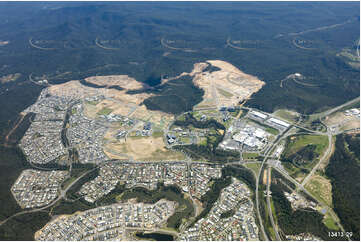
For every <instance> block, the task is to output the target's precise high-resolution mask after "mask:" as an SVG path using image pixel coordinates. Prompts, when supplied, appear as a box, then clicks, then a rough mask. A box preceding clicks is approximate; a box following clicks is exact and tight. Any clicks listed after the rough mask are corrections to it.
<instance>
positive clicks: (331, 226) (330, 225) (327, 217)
mask: <svg viewBox="0 0 361 242" xmlns="http://www.w3.org/2000/svg"><path fill="white" fill-rule="evenodd" d="M322 222H323V223H324V224H325V225H326V227H327V228H329V229H332V230H339V227H338V226H337V224H336V222H335V221H334V220H333V218H332V217H331V215H330V214H329V213H327V214H326V215H325V218H324V219H323V221H322Z"/></svg>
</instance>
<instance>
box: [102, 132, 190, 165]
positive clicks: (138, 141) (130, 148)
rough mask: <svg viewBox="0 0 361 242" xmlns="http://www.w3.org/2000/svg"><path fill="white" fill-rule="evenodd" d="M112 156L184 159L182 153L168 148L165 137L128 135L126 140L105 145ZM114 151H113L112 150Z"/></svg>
mask: <svg viewBox="0 0 361 242" xmlns="http://www.w3.org/2000/svg"><path fill="white" fill-rule="evenodd" d="M105 149H106V150H107V151H108V152H107V153H111V154H112V158H119V159H124V155H127V156H129V157H131V158H133V159H135V160H183V159H184V158H185V157H184V155H183V154H182V153H180V152H176V151H172V150H168V149H166V148H165V146H164V142H163V137H141V136H140V137H128V138H127V139H126V141H124V142H119V143H109V144H107V145H105ZM112 151H113V152H112Z"/></svg>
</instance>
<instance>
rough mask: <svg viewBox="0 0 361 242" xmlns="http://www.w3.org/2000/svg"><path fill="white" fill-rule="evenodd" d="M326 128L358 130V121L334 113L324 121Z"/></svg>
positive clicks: (355, 118)
mask: <svg viewBox="0 0 361 242" xmlns="http://www.w3.org/2000/svg"><path fill="white" fill-rule="evenodd" d="M325 123H326V125H328V126H338V127H339V128H340V130H348V129H355V128H360V119H359V118H357V117H354V116H346V115H345V114H344V113H343V112H336V113H334V114H331V115H330V116H328V117H327V118H326V119H325Z"/></svg>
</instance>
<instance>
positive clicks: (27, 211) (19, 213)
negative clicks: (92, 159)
mask: <svg viewBox="0 0 361 242" xmlns="http://www.w3.org/2000/svg"><path fill="white" fill-rule="evenodd" d="M97 168H98V167H95V168H93V169H91V170H89V171H87V172H85V173H84V174H82V175H81V176H79V177H78V178H77V179H75V180H74V181H73V182H72V183H70V184H69V186H67V187H66V189H64V190H63V189H60V194H59V196H58V197H57V198H56V199H55V200H54V201H52V202H51V203H49V204H48V205H46V206H45V207H41V208H35V209H33V210H25V211H21V212H18V213H15V214H13V215H11V216H10V217H8V218H6V219H5V220H3V221H1V222H0V226H2V225H3V224H5V223H6V222H7V221H9V220H10V219H12V218H14V217H17V216H19V215H22V214H26V213H35V212H40V211H42V210H44V209H47V208H49V207H51V206H53V205H54V204H56V203H57V202H58V201H59V200H60V199H62V198H65V196H66V193H67V191H68V190H69V189H70V188H71V187H72V186H73V185H74V184H75V183H77V182H78V181H79V180H80V179H81V178H82V177H84V176H85V175H87V174H88V173H90V172H92V171H94V170H95V169H97Z"/></svg>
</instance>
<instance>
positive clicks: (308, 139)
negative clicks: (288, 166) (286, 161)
mask: <svg viewBox="0 0 361 242" xmlns="http://www.w3.org/2000/svg"><path fill="white" fill-rule="evenodd" d="M311 144H313V145H316V146H317V147H316V149H315V152H316V153H317V155H318V156H320V155H321V154H322V153H323V152H324V150H325V149H326V148H327V146H328V138H327V136H325V135H297V136H292V137H290V139H288V142H287V144H286V148H285V150H284V151H283V155H284V156H286V157H287V156H289V155H292V154H294V153H296V152H297V151H299V150H300V149H301V148H303V147H305V146H307V145H311Z"/></svg>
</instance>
